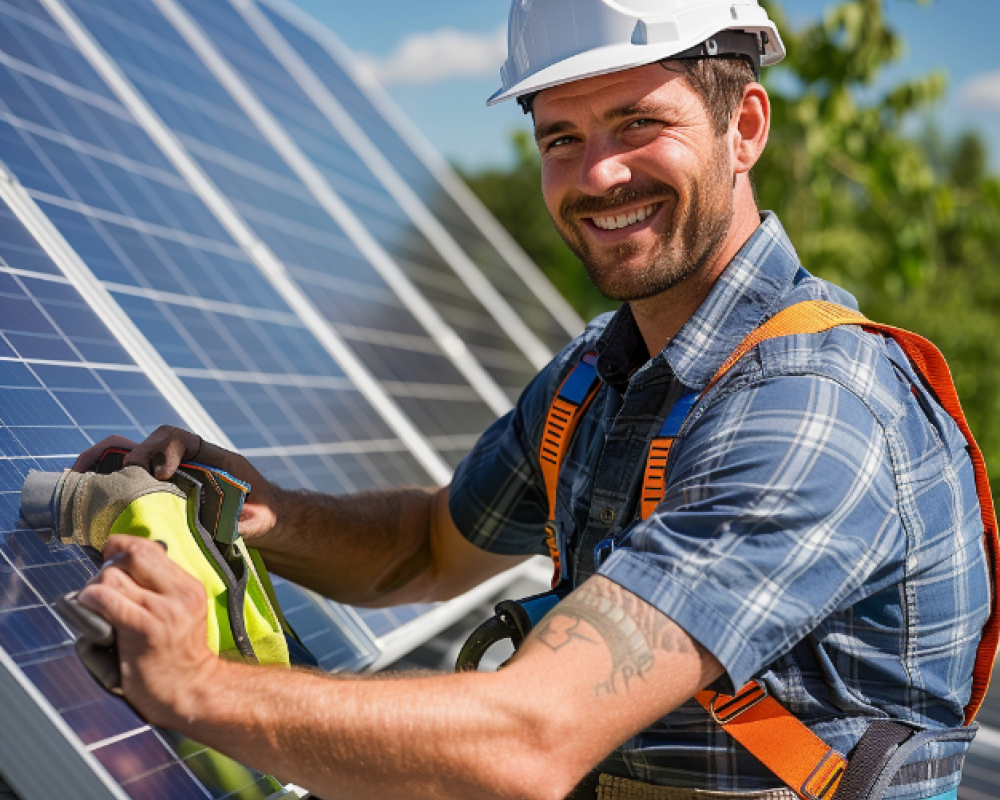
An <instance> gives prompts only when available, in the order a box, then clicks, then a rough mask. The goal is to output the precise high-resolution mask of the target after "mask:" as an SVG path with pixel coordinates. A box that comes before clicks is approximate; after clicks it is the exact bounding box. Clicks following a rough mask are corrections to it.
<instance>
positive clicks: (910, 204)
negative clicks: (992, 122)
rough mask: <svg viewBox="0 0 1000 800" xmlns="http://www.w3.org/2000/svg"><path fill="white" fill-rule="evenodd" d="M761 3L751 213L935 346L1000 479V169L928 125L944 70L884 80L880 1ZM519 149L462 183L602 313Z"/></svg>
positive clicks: (890, 56)
mask: <svg viewBox="0 0 1000 800" xmlns="http://www.w3.org/2000/svg"><path fill="white" fill-rule="evenodd" d="M764 1H765V3H766V5H767V7H768V11H769V13H770V14H771V15H772V17H773V18H775V19H776V20H777V21H778V25H779V28H780V29H781V30H782V33H783V38H784V41H785V45H786V47H787V49H788V58H787V59H786V60H785V61H784V62H783V63H782V65H780V66H778V67H775V68H771V69H769V70H765V82H766V84H767V87H768V91H769V94H770V96H771V102H772V108H773V121H772V131H771V138H770V142H769V144H768V148H767V150H766V152H765V154H764V156H763V158H762V159H761V161H760V163H759V164H758V166H757V168H756V169H755V181H756V186H757V190H758V195H759V199H760V206H761V208H768V209H772V210H774V211H776V212H777V213H778V216H779V217H780V219H781V220H782V222H783V223H784V225H785V227H786V229H787V230H788V233H789V235H790V236H791V238H792V241H793V242H794V243H795V246H796V248H797V249H798V252H799V255H800V257H801V259H802V262H803V264H804V265H805V266H806V268H807V269H809V270H810V271H811V272H813V273H814V274H816V275H819V276H821V277H824V278H826V279H828V280H831V281H833V282H835V283H838V284H840V285H841V286H844V287H845V288H847V289H848V290H849V291H851V292H853V293H854V294H855V296H856V297H857V298H858V300H859V302H860V304H861V308H862V311H864V312H865V313H866V314H868V316H870V317H872V318H873V319H878V320H880V321H882V322H888V323H892V324H895V325H899V326H901V327H906V328H909V329H910V330H914V331H917V332H919V333H922V334H923V335H925V336H927V337H929V338H930V339H932V340H933V341H934V342H935V343H936V344H937V345H938V346H939V347H940V348H941V349H942V350H943V351H944V353H945V355H946V357H947V358H948V361H949V363H950V364H951V366H952V369H953V371H954V373H955V378H956V383H957V385H958V388H959V392H960V394H961V396H962V399H963V403H964V405H965V407H966V411H967V414H968V416H969V420H970V424H971V425H972V429H973V431H975V432H976V434H977V437H978V438H979V440H980V442H981V444H982V445H983V449H984V451H985V453H986V456H987V461H988V462H989V464H990V466H991V469H992V472H993V474H994V476H996V477H995V480H994V484H995V486H997V488H1000V315H998V314H997V311H998V310H1000V274H998V273H1000V247H998V243H1000V177H998V176H996V175H991V174H989V171H988V169H987V163H988V158H987V153H986V149H985V146H984V145H983V142H982V141H981V140H980V139H979V138H978V137H977V136H975V135H973V134H966V135H963V136H961V137H959V138H958V139H956V140H948V139H946V138H944V137H943V136H941V135H940V134H939V133H938V132H937V131H936V130H935V129H934V128H932V127H930V126H929V125H928V124H927V123H926V120H927V119H928V115H929V113H930V112H931V111H932V110H933V107H934V104H935V103H936V102H937V101H939V100H940V98H941V97H942V96H943V95H944V93H945V91H946V79H945V76H944V75H942V74H940V73H936V72H934V73H929V74H927V75H923V76H921V77H918V78H916V79H912V80H908V81H904V82H900V83H896V84H894V85H891V86H888V87H886V86H885V85H884V80H880V79H882V78H883V76H884V72H885V69H886V68H887V67H888V66H890V65H892V64H893V63H894V62H896V61H898V60H899V59H900V58H901V56H902V55H903V54H904V51H905V42H904V40H903V39H902V37H901V36H900V35H899V33H898V32H897V31H895V30H893V28H892V27H891V25H890V24H889V23H888V21H887V19H886V17H885V13H884V10H885V3H884V0H840V2H836V3H834V4H832V5H831V7H830V8H829V9H828V10H827V12H826V13H825V15H824V17H823V18H822V19H821V20H818V21H816V22H815V23H813V24H811V25H809V26H808V27H806V28H804V29H800V30H792V29H791V28H790V27H789V25H788V24H787V23H786V22H785V20H784V14H783V12H782V9H781V7H780V6H779V5H778V4H777V3H776V2H773V1H772V2H768V1H767V0H764ZM921 1H922V0H910V2H921ZM514 145H515V148H516V159H515V163H514V165H513V166H512V167H511V168H509V169H488V170H483V171H481V172H479V173H477V174H474V175H470V176H467V177H468V180H469V182H470V184H471V186H472V188H473V189H474V190H475V191H476V192H477V194H479V196H480V197H481V198H482V199H483V200H484V201H485V203H486V204H487V206H489V207H490V208H491V210H492V211H493V212H494V213H495V214H496V215H497V217H498V218H499V219H500V221H501V222H502V223H503V224H505V225H506V226H507V227H508V229H509V230H510V231H511V233H512V234H513V235H514V237H515V238H516V239H518V241H520V243H521V245H522V246H523V247H524V248H525V250H526V251H527V252H528V253H529V255H531V256H532V257H533V258H534V260H535V261H536V262H537V263H538V264H539V265H540V266H541V267H542V269H544V270H545V271H546V273H547V274H548V275H549V277H550V278H551V279H552V280H553V282H554V283H555V284H556V286H557V287H558V288H559V289H560V290H562V292H563V293H564V294H565V295H566V297H567V298H568V299H569V300H570V302H572V303H573V304H574V305H575V306H576V307H577V309H578V310H579V311H580V313H581V314H583V315H584V316H585V317H589V316H593V315H594V314H596V313H598V312H599V311H602V310H605V309H607V308H609V307H610V304H609V303H608V302H607V301H605V300H603V298H601V297H600V296H599V295H597V294H596V292H595V291H594V290H593V288H592V287H591V286H590V284H589V282H588V281H587V278H586V275H585V273H584V270H583V268H582V266H580V264H579V263H578V262H577V261H576V259H575V258H574V257H573V255H572V254H571V253H570V252H569V250H568V249H567V248H566V246H565V245H564V244H563V243H562V242H561V240H559V237H558V235H557V234H556V233H555V230H554V228H553V227H552V224H551V221H550V220H549V218H548V215H547V213H546V211H545V207H544V204H543V203H542V200H541V196H540V192H539V189H538V186H539V160H538V155H537V152H536V151H535V148H534V145H533V143H531V142H530V140H529V138H528V137H527V136H524V135H519V136H517V137H516V138H515V141H514Z"/></svg>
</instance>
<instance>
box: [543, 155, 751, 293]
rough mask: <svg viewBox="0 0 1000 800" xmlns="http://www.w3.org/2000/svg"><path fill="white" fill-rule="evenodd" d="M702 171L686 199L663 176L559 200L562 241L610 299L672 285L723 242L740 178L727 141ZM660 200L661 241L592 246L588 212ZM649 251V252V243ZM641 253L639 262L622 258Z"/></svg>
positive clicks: (594, 213)
mask: <svg viewBox="0 0 1000 800" xmlns="http://www.w3.org/2000/svg"><path fill="white" fill-rule="evenodd" d="M699 178H700V179H698V180H696V181H693V182H692V183H691V185H690V186H689V187H688V191H687V192H686V195H687V201H686V203H682V202H681V198H680V194H679V193H678V191H677V190H676V189H675V188H674V187H672V186H670V185H668V184H666V183H662V182H659V181H644V182H642V183H635V182H633V183H629V184H628V185H626V186H619V187H616V188H615V189H614V190H612V191H611V192H610V193H608V194H606V195H603V196H600V197H595V196H593V195H582V194H578V195H573V196H570V197H567V198H566V199H565V200H564V201H563V202H562V204H561V205H560V207H559V218H558V219H556V218H555V217H553V220H552V221H553V224H554V225H555V226H556V230H557V231H558V232H559V235H560V236H561V237H562V238H563V241H565V242H566V244H567V245H568V246H569V248H570V250H572V251H573V253H574V255H576V257H577V258H578V259H580V261H581V262H582V263H583V266H584V267H585V269H586V270H587V276H588V277H589V278H590V281H591V283H593V284H594V286H595V287H596V288H597V291H599V292H600V293H601V294H602V295H604V296H605V297H606V298H608V299H609V300H617V301H622V300H625V301H630V300H645V299H646V298H648V297H653V296H655V295H658V294H660V293H662V292H665V291H667V290H668V289H672V288H673V287H675V286H677V285H678V284H680V283H682V282H683V281H685V280H687V279H688V278H689V277H691V276H692V275H694V274H695V273H697V272H699V270H701V268H702V267H703V266H704V265H705V264H706V263H708V261H709V260H710V259H711V258H712V256H713V255H714V254H715V253H716V252H717V251H718V249H719V248H720V247H721V245H722V243H723V240H724V239H725V237H726V234H727V232H728V231H729V227H730V224H731V223H732V219H733V209H734V186H733V179H732V172H731V170H730V169H729V159H728V158H727V154H726V148H725V145H724V142H720V143H719V146H717V147H716V148H715V151H714V152H713V154H712V158H711V161H710V162H709V164H708V165H707V169H706V170H705V171H704V172H702V173H701V175H700V176H699ZM652 203H659V204H661V205H662V206H663V207H662V208H660V209H657V211H656V212H654V213H657V214H659V215H660V219H659V221H658V225H659V226H660V230H659V231H657V233H658V236H657V241H656V243H655V244H654V245H653V246H652V248H650V247H649V245H648V244H645V243H640V242H637V241H633V242H622V243H620V244H615V245H605V246H594V245H593V244H592V243H591V241H589V239H588V237H587V236H586V235H585V234H584V232H583V230H582V226H583V225H585V224H587V223H584V222H583V221H582V218H583V217H594V216H614V211H615V210H616V209H618V208H621V207H623V206H629V205H630V206H633V207H636V206H637V205H650V204H652ZM644 250H648V251H649V252H648V255H647V256H645V257H644V258H643V251H644ZM637 258H642V259H643V262H644V263H642V264H641V266H640V267H638V268H637V269H635V268H633V269H626V268H623V267H622V265H623V264H625V263H627V262H629V261H635V260H636V259H637Z"/></svg>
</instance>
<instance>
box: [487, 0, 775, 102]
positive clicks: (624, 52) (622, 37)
mask: <svg viewBox="0 0 1000 800" xmlns="http://www.w3.org/2000/svg"><path fill="white" fill-rule="evenodd" d="M736 31H739V32H742V33H745V34H752V37H750V36H728V35H725V34H723V35H720V34H721V33H722V32H736ZM713 37H714V38H713ZM740 40H743V41H744V42H746V41H749V42H750V43H751V46H749V47H747V46H746V44H739V41H740ZM754 41H756V44H754V43H753V42H754ZM752 50H756V53H755V55H756V56H757V58H756V59H755V66H756V67H757V68H759V67H760V66H770V65H771V64H777V63H778V62H779V61H781V59H783V58H784V57H785V47H784V45H783V44H782V43H781V36H780V35H779V34H778V29H777V27H776V26H775V24H774V23H773V22H772V21H771V20H770V18H769V17H768V16H767V12H766V11H765V10H764V9H763V8H761V7H760V5H759V4H758V2H757V0H513V2H512V4H511V7H510V24H509V27H508V31H507V54H508V55H507V61H506V62H505V63H504V65H503V66H502V67H501V68H500V79H501V81H502V82H503V86H502V87H501V88H500V90H499V91H498V92H496V93H495V94H494V95H493V96H492V97H491V98H490V99H489V100H488V101H487V105H494V104H495V103H500V102H503V101H504V100H509V99H510V98H511V97H518V98H521V97H524V96H525V95H530V94H533V93H534V92H539V91H541V90H542V89H548V88H549V87H551V86H558V85H559V84H563V83H569V82H570V81H576V80H580V79H581V78H589V77H592V76H594V75H605V74H607V73H609V72H617V71H619V70H623V69H631V68H632V67H639V66H642V65H644V64H652V63H653V62H654V61H662V60H664V59H667V58H671V57H674V58H676V57H682V58H696V57H704V56H725V55H741V56H750V51H752Z"/></svg>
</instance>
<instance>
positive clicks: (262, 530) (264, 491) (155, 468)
mask: <svg viewBox="0 0 1000 800" xmlns="http://www.w3.org/2000/svg"><path fill="white" fill-rule="evenodd" d="M110 447H116V448H119V449H122V450H129V451H130V452H129V454H128V455H127V456H125V466H126V467H128V466H132V465H137V466H140V467H142V468H143V469H145V470H146V471H147V472H149V474H150V475H152V476H153V477H154V478H156V479H157V480H160V481H165V480H168V479H169V478H170V476H171V475H173V474H174V472H175V471H176V470H177V467H178V466H179V465H180V464H181V462H183V461H199V462H201V463H202V464H207V465H209V466H210V467H217V468H218V469H221V470H225V471H226V472H228V473H229V474H230V475H232V476H233V477H236V478H239V479H240V480H241V481H245V482H246V483H249V484H250V494H249V495H248V496H247V502H246V503H245V504H244V505H243V512H242V513H241V514H240V523H239V531H240V534H241V535H242V536H243V537H244V538H245V539H247V540H248V541H250V540H252V539H259V538H260V537H262V536H264V535H265V534H267V533H269V532H270V531H271V530H273V528H274V526H275V523H276V521H277V514H276V509H277V505H278V502H279V499H280V496H281V490H280V489H279V488H278V487H277V486H275V485H274V484H272V483H271V482H270V481H268V480H266V479H265V478H264V476H263V475H261V474H260V473H259V472H258V471H257V470H256V469H255V468H254V466H253V465H252V464H251V463H250V462H249V461H248V460H247V459H245V458H244V457H243V456H241V455H239V454H238V453H233V452H231V451H229V450H225V449H224V448H222V447H219V446H218V445H214V444H212V443H211V442H206V441H205V440H204V439H202V438H201V437H200V436H198V435H197V434H194V433H191V432H190V431H186V430H184V429H183V428H175V427H173V426H171V425H161V426H160V427H159V428H157V429H156V430H155V431H153V432H152V433H151V434H150V435H149V436H148V437H147V438H146V439H145V440H144V441H143V442H141V443H140V444H136V443H135V442H133V441H132V440H131V439H126V438H125V437H124V436H109V437H108V438H107V439H104V440H102V441H100V442H98V443H97V444H95V445H94V446H93V447H89V448H87V449H86V450H85V451H84V452H83V453H81V454H80V456H79V457H78V458H77V459H76V462H75V463H74V464H73V471H74V472H86V471H87V470H88V469H90V468H91V467H92V466H93V465H94V463H95V462H96V461H97V460H98V458H100V456H101V454H102V453H103V452H104V451H105V450H107V449H108V448H110Z"/></svg>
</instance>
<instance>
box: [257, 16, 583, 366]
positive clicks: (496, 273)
mask: <svg viewBox="0 0 1000 800" xmlns="http://www.w3.org/2000/svg"><path fill="white" fill-rule="evenodd" d="M255 5H256V6H257V7H259V8H260V9H261V11H262V12H263V13H264V14H265V15H266V16H267V18H268V20H269V21H270V22H271V23H272V24H273V25H274V27H275V28H276V29H277V30H278V31H279V32H280V34H281V36H282V37H284V39H285V40H286V41H287V42H289V44H291V46H292V48H293V49H294V50H295V51H296V52H298V53H299V54H300V55H301V56H302V58H303V59H304V60H305V61H306V62H307V63H308V64H309V66H310V68H311V69H312V70H313V72H314V73H315V74H316V75H317V76H318V77H319V78H320V79H321V80H322V81H323V83H324V84H325V85H326V86H327V88H328V89H329V90H330V91H331V92H332V93H333V95H334V96H335V97H336V98H337V100H338V101H339V102H340V104H341V105H342V106H343V107H344V108H345V109H346V110H347V111H348V112H349V114H350V115H351V116H352V117H353V118H354V119H355V120H357V122H358V124H359V125H360V126H361V127H362V128H363V129H364V132H365V134H366V135H367V136H368V137H369V138H370V139H371V140H372V142H373V143H374V144H375V145H376V146H377V148H378V150H379V151H380V152H381V153H382V154H384V156H385V157H386V158H387V159H388V160H389V161H390V162H391V163H392V165H393V166H394V167H395V169H396V170H397V171H398V173H399V174H400V175H401V176H402V177H403V178H404V179H405V181H406V183H407V184H408V185H409V186H411V187H412V188H413V189H414V190H415V191H416V192H417V194H419V195H420V197H421V198H422V199H423V201H424V203H425V204H426V205H427V206H428V207H429V208H430V209H431V210H432V211H433V212H434V214H435V216H436V217H437V218H438V219H440V220H441V221H442V223H443V224H444V226H445V227H446V228H447V230H448V232H449V233H450V234H451V236H452V237H453V238H454V239H455V241H457V242H458V243H459V244H460V245H461V247H462V248H463V249H464V250H465V251H466V252H467V253H468V254H469V255H470V256H471V257H472V258H473V260H474V261H475V262H476V264H477V265H478V266H479V267H480V268H481V269H482V270H483V272H484V273H485V274H486V275H487V277H488V278H489V279H490V281H491V282H492V283H493V284H494V286H495V287H496V288H497V289H498V290H499V291H500V292H501V294H503V295H504V297H506V298H507V300H508V301H509V302H510V304H511V305H512V306H513V307H514V308H515V309H516V310H517V312H518V314H519V315H520V316H521V317H522V318H523V319H524V320H525V321H526V322H527V323H528V325H529V326H530V327H531V329H532V330H533V331H534V332H535V333H536V334H537V335H538V337H539V338H540V339H542V341H544V342H545V343H546V344H547V345H548V347H549V348H550V350H552V351H553V352H558V351H559V350H560V349H561V348H562V347H563V346H565V344H566V343H567V341H568V337H569V335H575V334H576V333H577V332H578V330H579V329H582V322H581V321H579V320H574V321H573V322H567V321H566V320H565V317H567V316H569V317H574V316H575V315H574V314H573V313H572V312H569V313H568V314H567V313H566V312H565V311H564V312H563V314H562V315H561V316H562V317H563V319H564V322H562V323H561V322H560V321H559V320H558V319H557V317H556V315H555V313H554V309H553V308H550V307H548V306H547V305H546V302H545V298H547V297H550V296H551V294H550V292H543V293H539V292H536V291H533V290H532V287H531V286H530V285H529V284H528V283H527V282H526V281H525V280H524V277H523V276H522V275H520V274H518V273H517V272H516V271H515V270H514V269H513V268H512V266H511V263H510V260H509V257H508V256H506V255H503V254H501V253H500V252H499V250H498V247H497V244H496V243H495V242H494V241H492V240H491V238H490V237H487V236H486V235H485V234H484V231H483V229H482V227H481V220H478V221H477V220H474V219H473V216H476V217H481V212H480V213H477V212H475V211H472V210H471V207H472V206H474V205H478V204H477V203H476V201H475V200H473V199H472V198H471V197H469V195H468V193H466V192H461V195H464V196H461V200H460V199H458V198H456V196H455V187H454V183H453V181H455V180H457V179H456V178H455V176H454V175H447V173H448V172H449V171H450V168H449V167H448V166H447V165H446V164H445V163H444V162H443V160H441V159H440V158H439V157H435V156H436V154H435V155H429V154H426V153H425V152H423V151H424V150H425V149H426V148H422V147H421V146H420V145H418V144H415V140H417V139H419V134H417V132H416V130H415V129H414V128H413V127H412V126H411V125H409V124H408V123H406V122H404V121H403V120H402V115H401V114H400V113H398V112H396V110H395V109H394V108H393V107H392V104H391V101H389V100H388V98H387V97H386V96H385V95H384V94H383V93H382V92H381V91H380V90H379V89H377V88H375V87H369V86H367V85H366V86H362V85H359V83H358V82H357V81H356V80H355V77H354V69H353V64H352V61H353V58H352V56H351V55H350V53H349V52H348V51H347V48H345V47H344V46H343V45H342V44H340V43H339V41H338V40H336V38H335V33H336V32H335V31H334V32H330V31H328V30H326V29H325V28H323V26H321V25H319V24H318V23H316V24H312V25H305V24H302V23H301V20H302V19H303V17H304V15H302V14H301V12H299V13H295V12H296V11H297V9H295V8H294V7H292V4H291V3H289V2H287V1H286V0H263V2H259V3H256V4H255ZM295 20H299V21H300V22H299V23H297V22H296V21H295ZM428 162H431V163H430V164H428ZM442 173H445V175H444V176H443V175H442ZM449 178H450V179H451V180H449ZM446 183H447V184H449V185H446ZM489 222H493V221H492V220H489ZM494 224H495V223H494ZM501 236H503V234H501ZM525 260H526V259H525ZM528 269H532V270H533V269H536V268H535V267H534V265H528ZM543 282H544V280H543ZM549 288H550V287H549ZM558 302H559V304H560V306H562V307H565V301H561V298H560V299H559V300H558ZM567 325H568V327H567ZM568 328H569V329H568Z"/></svg>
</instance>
